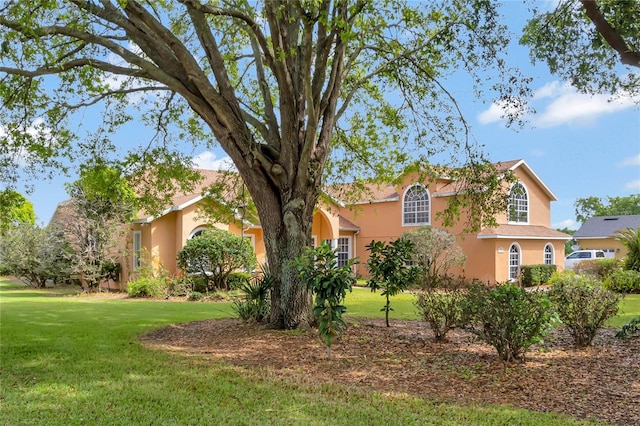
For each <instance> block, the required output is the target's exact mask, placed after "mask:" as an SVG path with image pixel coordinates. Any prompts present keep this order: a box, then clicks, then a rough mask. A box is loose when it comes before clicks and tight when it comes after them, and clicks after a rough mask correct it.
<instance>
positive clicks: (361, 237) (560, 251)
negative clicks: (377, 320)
mask: <svg viewBox="0 0 640 426" xmlns="http://www.w3.org/2000/svg"><path fill="white" fill-rule="evenodd" d="M516 175H517V176H518V179H519V180H520V181H521V182H522V183H523V184H524V186H525V188H526V189H527V193H528V197H529V225H540V226H546V227H549V226H550V220H551V214H550V211H551V210H550V201H551V200H550V198H549V195H548V193H547V192H546V191H545V190H544V189H543V188H542V187H541V186H540V185H539V184H538V183H537V180H536V179H535V178H534V177H533V176H532V175H530V174H529V173H528V172H527V171H526V170H523V169H521V168H518V169H516ZM414 178H416V176H412V175H409V176H408V177H407V178H406V180H405V181H404V184H402V185H398V186H397V187H396V192H397V195H398V200H395V201H384V202H372V203H369V204H358V205H356V206H351V207H348V208H343V209H341V211H340V214H341V215H342V216H344V217H345V218H347V219H349V220H350V221H352V222H354V223H356V224H357V225H358V226H359V227H360V232H359V233H358V234H357V237H356V241H355V251H356V252H357V253H358V256H359V258H360V264H359V265H358V266H357V272H358V274H359V275H360V276H364V277H366V276H367V269H366V261H367V258H368V252H367V250H366V246H367V245H368V244H369V243H371V241H372V240H377V241H378V240H380V241H387V242H388V241H391V240H393V239H396V238H398V237H399V236H401V235H402V234H403V233H405V232H407V231H410V230H411V229H415V228H417V227H416V226H403V224H402V199H403V196H404V194H405V191H406V189H407V188H408V187H410V186H411V185H413V184H414V183H415V181H414V180H413V179H414ZM424 184H425V186H426V187H427V189H428V190H429V193H430V196H431V198H430V210H431V216H430V224H431V225H432V226H436V227H442V226H441V224H440V223H439V219H438V216H437V215H438V213H439V212H442V211H443V210H444V209H446V207H447V203H448V198H447V197H446V196H438V195H439V194H437V191H439V190H440V191H442V190H443V184H444V181H437V182H432V183H424ZM507 189H508V188H507ZM464 220H465V218H464V216H463V217H462V219H461V221H459V222H458V223H457V224H456V225H455V226H453V227H451V228H447V230H448V231H449V232H451V233H452V234H454V235H455V236H456V238H457V241H458V244H459V245H460V246H461V248H462V249H463V251H464V253H465V254H466V256H467V261H466V263H465V266H464V267H463V268H457V269H455V270H452V271H450V273H452V274H460V273H462V274H464V275H465V276H467V277H468V278H478V279H481V280H483V281H497V282H505V281H507V280H508V279H509V248H510V247H511V244H512V243H518V244H519V246H520V248H521V257H520V260H521V262H520V264H521V265H528V264H542V263H544V247H545V245H546V244H548V243H549V244H552V245H553V248H554V262H555V264H556V265H557V267H558V269H559V270H560V269H562V268H563V265H564V263H563V258H564V241H562V240H548V241H547V240H544V239H535V240H527V239H517V240H516V239H514V240H509V239H479V238H478V237H477V235H475V234H470V235H469V234H467V235H463V234H462V231H463V228H464V226H465V223H464ZM497 220H498V223H502V224H506V223H507V216H506V213H505V214H503V215H499V216H498V217H497ZM500 248H502V250H499V249H500Z"/></svg>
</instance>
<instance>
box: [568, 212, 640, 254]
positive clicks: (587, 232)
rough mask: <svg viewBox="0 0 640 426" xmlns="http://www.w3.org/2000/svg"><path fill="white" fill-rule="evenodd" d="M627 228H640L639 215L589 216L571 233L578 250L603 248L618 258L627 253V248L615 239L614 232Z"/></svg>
mask: <svg viewBox="0 0 640 426" xmlns="http://www.w3.org/2000/svg"><path fill="white" fill-rule="evenodd" d="M627 228H632V229H638V228H640V215H629V216H600V217H592V218H589V219H587V221H586V222H585V223H583V224H582V226H581V227H580V229H578V230H577V231H576V232H575V234H573V238H574V239H575V240H576V244H577V245H578V246H579V248H580V250H603V251H605V253H613V254H614V255H615V257H616V258H618V259H620V258H623V257H625V256H626V255H627V249H626V247H625V246H624V244H622V243H621V242H620V241H618V240H616V234H618V232H620V231H623V230H625V229H627Z"/></svg>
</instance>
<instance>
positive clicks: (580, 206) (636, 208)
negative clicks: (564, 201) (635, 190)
mask: <svg viewBox="0 0 640 426" xmlns="http://www.w3.org/2000/svg"><path fill="white" fill-rule="evenodd" d="M574 206H575V208H576V219H577V220H578V222H581V223H584V222H586V221H587V219H589V218H591V217H594V216H626V215H636V214H638V215H640V194H632V195H629V196H625V197H607V199H606V201H604V202H603V200H602V199H601V198H599V197H593V196H592V197H586V198H578V199H577V200H576V201H575V203H574Z"/></svg>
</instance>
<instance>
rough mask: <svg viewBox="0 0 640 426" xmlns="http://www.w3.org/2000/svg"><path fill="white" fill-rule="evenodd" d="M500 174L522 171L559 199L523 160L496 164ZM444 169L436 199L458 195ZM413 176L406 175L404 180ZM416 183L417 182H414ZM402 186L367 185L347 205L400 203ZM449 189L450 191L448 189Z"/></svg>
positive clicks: (336, 193) (339, 189) (337, 189)
mask: <svg viewBox="0 0 640 426" xmlns="http://www.w3.org/2000/svg"><path fill="white" fill-rule="evenodd" d="M494 165H495V166H496V169H497V170H498V172H502V173H504V172H506V171H512V172H516V170H519V171H522V172H524V173H526V174H527V175H528V176H529V177H531V179H533V181H534V182H535V183H536V184H537V185H538V186H539V187H540V188H541V189H542V191H543V192H544V193H545V194H546V195H547V196H548V197H549V199H550V200H551V201H557V197H556V196H555V194H554V193H553V192H552V191H551V189H549V187H548V186H547V185H546V184H545V183H544V182H543V181H542V179H540V177H539V176H538V175H537V174H536V173H535V172H534V171H533V169H532V168H531V167H529V165H528V164H527V163H526V162H525V161H524V160H522V159H519V160H509V161H502V162H498V163H495V164H494ZM443 172H444V169H443V170H440V176H439V177H437V178H435V180H437V181H439V182H440V185H438V189H437V190H435V191H433V192H432V196H434V197H439V196H440V197H445V196H450V195H452V194H454V193H456V190H455V188H453V185H452V184H453V181H452V180H451V178H449V177H446V176H444V175H443ZM408 176H411V174H405V176H404V179H405V180H406V178H407V177H408ZM412 183H415V182H412ZM405 184H406V182H405ZM400 186H401V185H394V184H390V183H387V184H378V183H369V184H367V183H365V184H364V187H365V192H364V193H363V194H362V196H361V197H362V198H361V199H360V200H356V201H353V202H348V203H345V204H351V205H354V204H370V203H382V202H388V201H398V200H400V194H399V192H398V188H399V187H400ZM349 188H350V184H342V185H335V186H334V187H333V188H329V189H328V191H329V192H330V193H331V194H332V196H333V197H335V198H337V199H339V198H340V194H341V193H344V192H346V193H348V192H349ZM448 188H449V189H448Z"/></svg>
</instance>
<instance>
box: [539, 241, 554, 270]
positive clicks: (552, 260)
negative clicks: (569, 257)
mask: <svg viewBox="0 0 640 426" xmlns="http://www.w3.org/2000/svg"><path fill="white" fill-rule="evenodd" d="M547 249H549V251H547ZM547 253H549V254H550V256H549V257H550V259H549V262H547ZM542 262H543V263H544V264H545V265H555V263H556V249H555V247H553V244H551V243H547V244H545V246H544V251H543V252H542Z"/></svg>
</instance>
